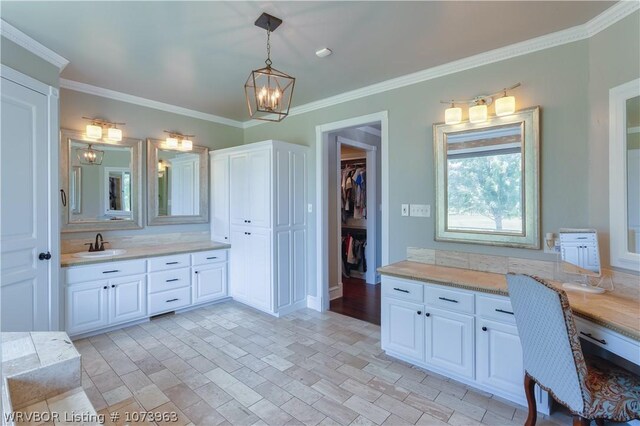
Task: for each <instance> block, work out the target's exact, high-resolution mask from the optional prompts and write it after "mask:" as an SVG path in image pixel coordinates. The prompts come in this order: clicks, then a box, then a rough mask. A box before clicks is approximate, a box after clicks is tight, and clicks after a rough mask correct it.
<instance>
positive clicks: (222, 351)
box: [74, 302, 570, 426]
mask: <svg viewBox="0 0 640 426" xmlns="http://www.w3.org/2000/svg"><path fill="white" fill-rule="evenodd" d="M74 343H75V345H76V347H77V348H78V350H79V351H80V353H81V354H82V366H83V375H82V385H83V387H84V389H85V391H86V393H87V395H88V396H89V399H90V400H91V402H92V403H93V405H94V406H95V408H96V410H97V411H98V412H99V413H104V414H109V413H120V418H119V420H118V421H117V422H113V423H115V424H123V423H124V421H125V413H126V412H128V413H133V412H141V411H147V412H158V413H162V412H175V413H176V414H177V421H174V422H163V421H162V420H161V419H160V421H158V422H157V424H159V425H162V424H173V425H178V426H181V425H186V424H191V423H192V424H197V425H220V424H226V425H228V424H234V425H236V424H237V425H253V424H260V425H265V424H267V425H289V424H291V425H293V424H304V425H336V424H341V425H349V424H352V425H362V424H384V425H405V424H418V425H445V424H448V425H454V426H456V425H477V424H488V425H521V424H522V423H523V421H524V418H525V417H526V411H525V408H524V407H521V406H517V405H514V404H511V403H508V402H505V401H503V400H499V399H498V398H496V397H493V396H492V395H490V394H486V393H482V392H479V391H475V390H472V389H469V388H467V387H466V386H464V385H462V384H460V383H457V382H455V381H452V380H447V379H446V378H444V377H442V376H438V375H435V374H432V373H428V372H426V371H423V370H420V369H417V368H413V367H411V366H409V365H408V364H405V363H403V362H400V361H398V360H395V359H393V358H390V357H388V356H386V355H385V354H384V353H383V352H382V350H381V349H380V327H378V326H376V325H373V324H369V323H366V322H363V321H360V320H356V319H353V318H349V317H346V316H342V315H339V314H336V313H332V312H327V313H319V312H316V311H312V310H308V309H305V310H302V311H299V312H296V313H294V314H291V315H288V316H286V317H284V318H280V319H278V318H273V317H271V316H269V315H266V314H263V313H260V312H257V311H255V310H253V309H251V308H248V307H246V306H244V305H241V304H239V303H235V302H226V303H221V304H217V305H211V306H207V307H204V308H200V309H197V310H193V311H190V312H187V313H184V314H179V315H169V316H165V317H162V318H159V319H155V320H153V321H150V322H148V323H143V324H140V325H137V326H133V327H129V328H125V329H122V330H118V331H113V332H110V333H105V334H101V335H98V336H95V337H90V338H87V339H82V340H77V341H75V342H74ZM129 416H131V415H129ZM107 417H109V416H107ZM174 420H176V419H174ZM538 424H540V425H554V424H570V419H569V417H567V416H566V415H563V414H555V415H553V416H551V417H545V418H542V419H539V422H538Z"/></svg>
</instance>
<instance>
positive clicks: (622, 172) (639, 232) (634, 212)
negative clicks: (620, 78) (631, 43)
mask: <svg viewBox="0 0 640 426" xmlns="http://www.w3.org/2000/svg"><path fill="white" fill-rule="evenodd" d="M609 220H610V226H609V228H610V233H611V234H610V238H609V239H610V244H611V247H610V251H611V259H610V260H611V265H612V266H617V267H619V268H624V269H630V270H633V271H640V79H636V80H633V81H630V82H628V83H625V84H622V85H620V86H617V87H614V88H613V89H611V90H610V91H609Z"/></svg>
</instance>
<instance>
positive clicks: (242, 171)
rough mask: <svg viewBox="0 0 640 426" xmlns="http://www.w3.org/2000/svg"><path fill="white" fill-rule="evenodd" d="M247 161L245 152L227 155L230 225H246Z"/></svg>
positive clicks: (247, 213) (247, 218)
mask: <svg viewBox="0 0 640 426" xmlns="http://www.w3.org/2000/svg"><path fill="white" fill-rule="evenodd" d="M249 180H250V177H249V161H248V155H247V154H235V155H232V156H230V157H229V204H230V205H229V218H230V221H231V224H232V225H247V223H248V220H249V211H248V206H247V201H248V199H249Z"/></svg>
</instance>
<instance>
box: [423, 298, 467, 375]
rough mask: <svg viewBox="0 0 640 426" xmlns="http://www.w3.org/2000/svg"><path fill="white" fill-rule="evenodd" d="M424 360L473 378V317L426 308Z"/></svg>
mask: <svg viewBox="0 0 640 426" xmlns="http://www.w3.org/2000/svg"><path fill="white" fill-rule="evenodd" d="M426 310H427V313H428V314H429V316H428V317H426V339H425V347H426V351H425V352H426V358H425V362H426V363H427V364H431V365H433V366H435V367H438V368H441V369H443V370H447V371H450V372H452V373H455V374H459V375H460V376H464V377H469V378H473V359H474V358H473V355H474V343H473V340H474V338H473V317H472V316H471V315H465V314H460V313H455V312H449V311H445V310H440V309H435V308H429V307H427V308H426Z"/></svg>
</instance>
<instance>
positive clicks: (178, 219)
mask: <svg viewBox="0 0 640 426" xmlns="http://www.w3.org/2000/svg"><path fill="white" fill-rule="evenodd" d="M162 153H166V154H168V156H170V157H176V158H175V159H174V160H173V161H176V164H177V163H178V162H180V158H179V157H181V156H184V157H187V158H189V159H188V161H187V163H188V164H186V165H185V167H183V170H182V173H180V174H178V173H175V174H174V175H173V176H176V179H177V180H173V179H171V178H167V176H168V172H167V170H171V166H169V167H167V166H166V164H167V162H169V161H171V160H166V159H165V160H163V159H162V158H161V157H162V156H163V154H162ZM208 153H209V149H208V148H206V147H203V146H196V145H193V149H192V150H190V151H183V150H180V149H172V148H168V147H167V146H166V143H165V141H163V140H158V139H147V224H148V225H177V224H189V223H208V222H209V155H208ZM171 154H175V155H171ZM194 157H195V161H194ZM161 160H162V161H163V162H165V165H164V166H163V169H164V170H160V164H159V162H160V161H161ZM182 163H184V162H182ZM183 165H184V164H183ZM174 168H175V167H174ZM161 175H163V176H161ZM180 176H181V177H180ZM163 178H164V182H163V183H162V185H161V180H162V179H163ZM172 182H173V184H172ZM180 182H182V183H180ZM176 185H182V186H183V188H182V189H181V190H180V191H178V192H177V193H178V194H180V196H181V197H183V198H182V199H181V200H176V199H175V197H171V187H172V186H176ZM161 186H162V187H161ZM176 206H180V207H179V209H178V213H177V214H171V211H170V210H171V209H172V208H175V207H176Z"/></svg>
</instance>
